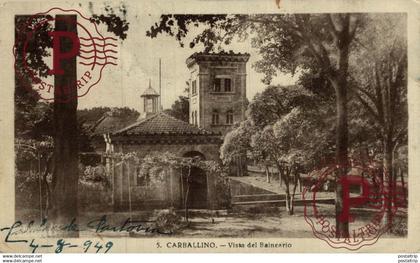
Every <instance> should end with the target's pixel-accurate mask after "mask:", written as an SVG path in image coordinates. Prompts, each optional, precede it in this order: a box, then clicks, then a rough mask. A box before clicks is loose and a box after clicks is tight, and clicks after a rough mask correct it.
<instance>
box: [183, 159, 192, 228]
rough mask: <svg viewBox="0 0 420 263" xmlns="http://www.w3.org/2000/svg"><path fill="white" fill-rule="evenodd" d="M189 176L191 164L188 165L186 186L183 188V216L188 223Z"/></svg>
mask: <svg viewBox="0 0 420 263" xmlns="http://www.w3.org/2000/svg"><path fill="white" fill-rule="evenodd" d="M190 176H191V166H188V174H187V178H186V182H187V187H186V189H185V200H184V217H185V222H187V224H189V221H188V220H189V217H188V197H189V193H190Z"/></svg>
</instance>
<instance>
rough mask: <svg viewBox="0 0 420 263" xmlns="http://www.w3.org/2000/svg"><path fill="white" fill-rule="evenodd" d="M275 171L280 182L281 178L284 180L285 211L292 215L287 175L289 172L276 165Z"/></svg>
mask: <svg viewBox="0 0 420 263" xmlns="http://www.w3.org/2000/svg"><path fill="white" fill-rule="evenodd" d="M277 169H278V171H279V177H280V182H281V179H282V178H283V180H284V185H285V187H286V189H285V193H286V211H287V213H288V214H289V215H293V206H292V203H291V202H292V198H291V195H290V187H289V175H290V170H289V169H288V168H283V167H281V165H280V164H277Z"/></svg>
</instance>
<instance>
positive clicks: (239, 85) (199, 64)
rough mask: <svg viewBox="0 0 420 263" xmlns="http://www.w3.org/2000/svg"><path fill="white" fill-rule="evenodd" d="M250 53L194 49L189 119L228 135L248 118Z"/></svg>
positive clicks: (197, 124) (189, 66)
mask: <svg viewBox="0 0 420 263" xmlns="http://www.w3.org/2000/svg"><path fill="white" fill-rule="evenodd" d="M249 56H250V55H249V54H247V53H245V54H241V53H233V52H229V53H227V52H221V53H194V54H193V55H191V56H190V57H189V58H188V59H187V61H186V63H187V66H188V68H189V70H190V72H191V74H190V80H189V82H190V91H189V99H190V109H189V115H190V123H191V124H193V125H196V126H198V127H200V128H204V129H207V130H211V131H214V132H220V133H221V134H223V135H225V134H226V133H227V132H228V131H229V130H230V129H231V127H232V125H233V124H234V123H236V122H240V121H242V120H244V118H245V110H246V63H247V62H248V60H249Z"/></svg>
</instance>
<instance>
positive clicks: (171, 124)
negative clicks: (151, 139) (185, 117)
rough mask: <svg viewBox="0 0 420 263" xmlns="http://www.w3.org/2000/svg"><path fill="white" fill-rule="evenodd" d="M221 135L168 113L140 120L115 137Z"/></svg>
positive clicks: (116, 133)
mask: <svg viewBox="0 0 420 263" xmlns="http://www.w3.org/2000/svg"><path fill="white" fill-rule="evenodd" d="M159 134H168V135H219V134H218V133H213V132H210V131H207V130H204V129H201V128H198V127H196V126H194V125H192V124H189V123H187V122H185V121H181V120H178V119H176V118H174V117H172V116H169V115H168V114H166V113H163V112H159V113H156V114H155V115H152V116H150V117H149V118H146V119H143V120H139V121H137V122H136V123H133V124H132V125H129V126H128V127H125V128H123V129H121V130H119V131H117V132H114V133H113V135H159Z"/></svg>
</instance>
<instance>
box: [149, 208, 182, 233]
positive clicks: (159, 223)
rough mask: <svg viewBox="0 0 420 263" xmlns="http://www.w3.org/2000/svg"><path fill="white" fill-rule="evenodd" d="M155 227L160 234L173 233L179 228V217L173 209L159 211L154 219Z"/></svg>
mask: <svg viewBox="0 0 420 263" xmlns="http://www.w3.org/2000/svg"><path fill="white" fill-rule="evenodd" d="M155 226H156V228H157V229H158V230H159V232H161V233H174V232H175V231H177V230H178V229H179V228H180V227H181V217H180V216H179V215H177V214H176V212H175V209H173V208H169V209H168V210H161V211H159V213H158V215H157V217H156V220H155Z"/></svg>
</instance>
